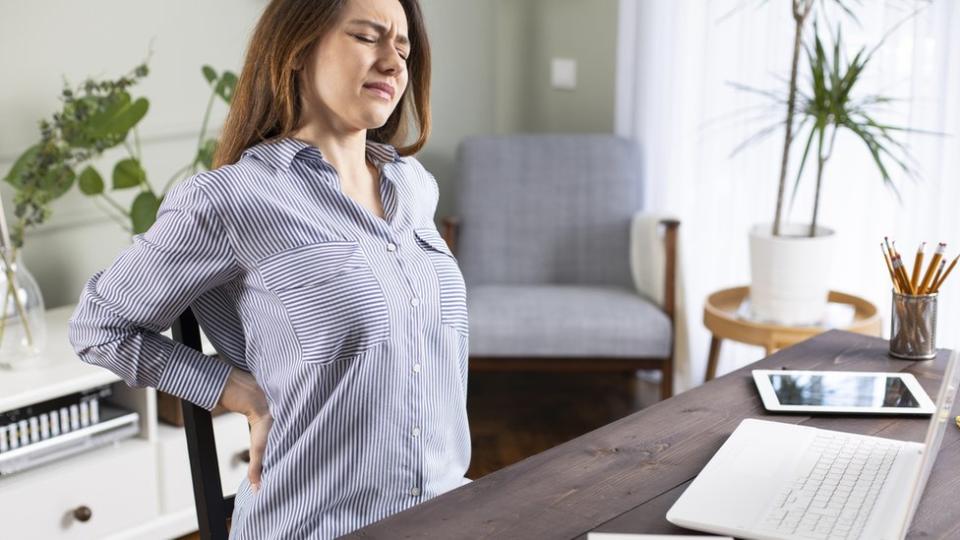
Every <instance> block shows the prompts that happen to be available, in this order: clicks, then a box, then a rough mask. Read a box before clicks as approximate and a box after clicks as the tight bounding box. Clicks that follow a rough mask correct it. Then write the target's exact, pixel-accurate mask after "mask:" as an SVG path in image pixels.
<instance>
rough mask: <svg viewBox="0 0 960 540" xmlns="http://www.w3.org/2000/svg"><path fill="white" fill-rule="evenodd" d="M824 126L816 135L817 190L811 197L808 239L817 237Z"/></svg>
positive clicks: (823, 156)
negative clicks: (811, 215) (811, 209)
mask: <svg viewBox="0 0 960 540" xmlns="http://www.w3.org/2000/svg"><path fill="white" fill-rule="evenodd" d="M826 129H827V128H826V126H820V127H819V129H818V131H819V133H818V134H817V188H816V191H814V196H813V219H812V220H810V238H813V237H814V236H816V235H817V215H818V214H819V212H820V185H821V183H820V182H821V180H823V168H824V167H825V166H826V165H827V156H826V155H824V153H823V137H824V132H825V131H826Z"/></svg>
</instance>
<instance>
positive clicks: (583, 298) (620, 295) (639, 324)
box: [467, 285, 671, 358]
mask: <svg viewBox="0 0 960 540" xmlns="http://www.w3.org/2000/svg"><path fill="white" fill-rule="evenodd" d="M467 306H468V310H469V320H470V354H471V356H571V357H584V356H586V357H591V356H593V357H626V358H639V357H647V358H664V357H667V356H669V355H670V344H671V326H670V320H669V319H668V318H667V316H666V315H665V314H664V313H663V311H661V310H660V308H658V307H657V306H656V305H654V304H653V303H651V302H650V301H649V300H647V299H646V298H644V297H643V296H640V295H639V294H637V293H636V292H635V290H634V289H631V288H626V287H609V286H583V285H477V286H474V287H471V288H469V289H468V291H467Z"/></svg>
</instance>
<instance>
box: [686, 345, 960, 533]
mask: <svg viewBox="0 0 960 540" xmlns="http://www.w3.org/2000/svg"><path fill="white" fill-rule="evenodd" d="M958 363H960V353H958V352H957V351H953V352H952V353H951V355H950V361H949V363H948V364H947V369H946V371H945V373H944V377H943V382H942V384H941V385H940V392H939V396H938V397H937V402H936V411H935V412H934V413H933V414H932V415H931V418H930V424H929V427H928V429H927V435H926V438H925V440H924V442H923V444H920V443H915V442H905V441H898V440H894V439H886V438H882V437H871V436H866V435H857V434H851V433H844V432H840V431H830V430H824V429H817V428H813V427H808V426H798V425H793V424H785V423H781V422H769V421H765V420H757V419H746V420H744V421H743V422H741V423H740V425H739V426H738V427H737V429H736V430H734V432H733V433H732V434H731V435H730V437H729V438H728V439H727V441H726V442H725V443H724V444H723V446H721V447H720V449H719V450H717V453H716V454H714V456H713V458H712V459H711V460H710V462H709V463H707V465H706V466H705V467H704V468H703V470H702V471H701V472H700V474H699V475H698V476H697V477H696V479H694V481H693V482H692V483H691V484H690V486H689V487H688V488H687V489H686V491H685V492H684V493H683V495H681V496H680V499H678V500H677V502H676V503H674V505H673V506H672V507H671V508H670V510H669V511H668V512H667V521H669V522H671V523H673V524H675V525H679V526H681V527H686V528H689V529H694V530H698V531H705V532H712V533H720V534H727V535H730V536H737V537H742V538H757V539H793V538H803V539H809V538H815V539H816V538H822V539H834V538H843V539H864V540H867V539H869V540H877V539H902V538H904V537H905V536H906V534H907V530H908V529H909V527H910V523H911V521H912V520H913V515H914V512H915V511H916V509H917V506H918V505H919V503H920V497H921V495H922V494H923V490H924V487H925V486H926V484H927V479H928V478H929V476H930V471H931V469H933V462H934V460H935V459H936V457H937V451H938V450H939V449H940V443H941V441H942V440H943V434H944V431H945V429H946V425H947V420H948V418H949V417H950V411H951V409H952V407H953V401H954V397H955V395H956V393H957V385H958V381H960V366H958V365H957V364H958Z"/></svg>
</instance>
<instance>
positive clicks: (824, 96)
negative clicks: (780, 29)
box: [733, 0, 932, 237]
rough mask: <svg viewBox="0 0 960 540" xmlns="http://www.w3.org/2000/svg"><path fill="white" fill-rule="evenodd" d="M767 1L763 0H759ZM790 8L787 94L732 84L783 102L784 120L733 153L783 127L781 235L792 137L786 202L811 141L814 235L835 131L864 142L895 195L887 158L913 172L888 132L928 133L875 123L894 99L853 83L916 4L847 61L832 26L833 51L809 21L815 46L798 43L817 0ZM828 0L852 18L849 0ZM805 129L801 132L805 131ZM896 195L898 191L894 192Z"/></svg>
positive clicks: (796, 1) (799, 0)
mask: <svg viewBox="0 0 960 540" xmlns="http://www.w3.org/2000/svg"><path fill="white" fill-rule="evenodd" d="M764 2H766V0H764ZM791 3H792V8H793V18H794V22H795V35H794V49H793V57H792V63H791V74H790V81H789V86H788V91H787V95H786V97H785V98H784V97H782V96H780V95H779V94H777V93H776V92H771V91H766V90H760V89H757V88H753V87H749V86H746V85H741V84H734V86H735V87H737V88H740V89H742V90H747V91H750V92H754V93H758V94H761V95H763V96H766V97H768V98H772V99H773V100H774V101H775V102H776V103H777V104H778V105H779V106H785V107H786V110H787V115H786V119H785V120H782V121H778V122H776V123H774V124H772V125H769V126H766V127H764V128H763V129H761V130H760V131H759V132H757V133H756V134H755V135H753V136H751V137H750V138H748V139H747V140H746V141H744V142H743V143H742V144H740V145H739V146H738V147H737V148H736V149H735V150H734V152H733V153H734V154H736V153H737V152H739V151H740V150H742V149H743V148H745V147H746V146H748V145H750V144H751V143H754V142H757V141H758V140H760V139H762V138H764V137H766V136H768V135H770V134H771V133H773V132H775V131H776V130H778V129H779V128H780V127H781V126H783V127H784V131H785V138H784V147H783V154H782V159H781V163H780V178H779V183H778V190H777V208H776V213H775V215H774V222H773V231H772V232H773V234H774V235H775V236H779V235H780V229H781V216H782V214H783V203H784V192H785V190H786V180H787V174H788V163H789V155H790V150H791V147H792V146H793V143H794V142H795V140H796V137H797V135H805V136H804V138H803V139H802V140H805V142H804V145H803V148H804V150H803V154H802V157H801V159H800V164H799V166H798V169H797V176H796V179H795V181H794V185H793V193H792V195H791V205H792V202H793V200H794V199H795V198H796V193H797V189H798V187H799V184H800V179H801V176H802V174H803V171H804V169H805V167H806V164H807V160H808V159H810V158H811V155H810V151H811V149H812V148H813V143H814V141H816V143H817V145H816V156H813V158H814V159H816V163H817V176H816V188H815V194H814V205H813V216H812V219H811V222H810V228H809V236H811V237H812V236H814V235H815V234H816V230H817V220H818V217H819V208H820V195H821V192H822V181H823V171H824V168H825V166H826V163H827V161H828V160H829V159H830V156H831V155H832V151H833V146H834V141H835V140H836V135H837V133H838V132H839V131H843V130H849V131H850V132H851V133H853V134H854V135H855V136H856V137H857V138H859V139H860V140H861V141H863V142H864V144H865V145H866V146H867V148H868V150H869V152H870V154H871V157H872V158H873V161H874V163H875V164H876V166H877V169H878V171H879V172H880V175H881V177H882V179H883V181H884V183H885V184H886V185H887V186H888V187H891V188H892V189H893V190H894V192H895V193H896V186H895V185H894V183H893V181H892V178H891V175H890V169H891V165H890V163H889V162H890V161H892V163H893V164H894V165H896V166H897V167H899V168H900V169H901V170H902V171H903V172H905V173H906V174H907V175H908V176H911V177H913V176H915V175H916V173H915V171H914V169H913V168H912V167H910V165H909V162H910V161H911V160H912V158H911V157H910V155H909V153H908V152H907V148H906V147H905V145H904V144H903V143H902V142H900V141H898V140H897V139H896V138H895V137H894V136H893V135H894V133H896V132H907V131H910V132H917V133H932V132H929V131H922V130H916V129H909V128H906V127H898V126H892V125H888V124H884V123H881V122H878V121H877V120H876V118H877V113H879V112H880V109H881V108H882V106H884V105H886V104H889V103H891V102H892V101H894V100H893V99H892V98H889V97H884V96H881V95H868V96H865V97H862V98H857V97H855V94H854V92H853V90H854V87H855V86H856V85H857V83H858V82H859V81H860V80H862V75H863V72H864V70H865V69H866V68H867V65H868V64H869V62H870V60H871V59H872V58H873V55H874V53H876V52H877V50H878V49H880V47H881V46H882V45H883V44H884V42H885V41H886V39H887V37H888V36H889V35H890V34H892V33H893V32H894V31H895V30H896V29H897V28H898V27H899V26H900V25H901V24H903V23H904V22H906V21H907V20H909V19H910V18H912V17H914V16H915V15H916V14H917V13H918V12H919V11H920V9H922V6H921V7H920V8H917V9H915V10H913V12H912V13H910V14H909V15H908V16H907V17H905V18H903V19H902V20H901V21H900V22H899V23H897V24H896V25H895V26H894V27H893V28H892V29H891V30H890V31H888V32H887V33H886V34H885V36H884V37H883V38H882V39H881V40H880V42H879V43H878V44H877V45H876V46H875V47H873V48H872V49H869V50H868V49H867V48H866V47H862V48H861V49H860V50H859V51H858V52H857V53H856V54H855V55H854V56H853V58H850V59H848V58H847V57H846V56H845V54H844V48H843V42H842V37H841V34H840V27H839V25H838V26H837V33H836V35H835V36H833V47H832V54H828V53H827V50H826V48H825V47H824V45H823V41H822V40H821V38H820V34H819V31H818V29H817V24H816V22H814V25H813V34H814V35H813V38H814V44H813V47H812V48H811V47H810V46H808V45H806V44H804V42H803V39H802V37H803V28H804V25H805V24H806V21H807V20H808V19H810V18H813V17H814V15H813V8H814V6H815V4H817V2H815V0H791ZM828 3H833V4H835V5H836V6H838V7H839V9H840V10H841V11H842V12H844V13H845V14H846V15H847V16H849V17H850V18H851V19H853V20H854V21H856V20H857V19H856V15H855V14H854V13H853V11H852V10H851V8H850V6H849V5H848V4H849V1H845V0H820V2H819V4H820V6H821V10H822V9H824V8H825V6H826V4H828ZM801 51H802V52H804V53H805V57H806V60H807V62H808V67H809V69H810V72H809V74H810V81H809V83H810V87H809V89H808V90H806V91H805V90H802V89H800V88H799V84H798V71H799V60H800V53H801ZM804 130H808V131H806V133H805V134H804ZM898 196H899V194H898Z"/></svg>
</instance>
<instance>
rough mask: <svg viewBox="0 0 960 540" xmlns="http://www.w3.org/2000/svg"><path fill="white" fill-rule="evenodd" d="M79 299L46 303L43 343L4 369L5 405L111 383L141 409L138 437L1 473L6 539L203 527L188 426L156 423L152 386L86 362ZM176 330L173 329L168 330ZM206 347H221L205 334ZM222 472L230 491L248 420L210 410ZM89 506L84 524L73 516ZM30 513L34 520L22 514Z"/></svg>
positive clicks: (0, 377) (157, 535) (169, 533)
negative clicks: (37, 357) (74, 341)
mask: <svg viewBox="0 0 960 540" xmlns="http://www.w3.org/2000/svg"><path fill="white" fill-rule="evenodd" d="M74 308H75V306H73V305H70V306H63V307H59V308H55V309H51V310H48V311H47V313H46V315H47V347H46V350H45V351H44V354H43V357H42V361H41V362H38V363H37V364H36V365H34V366H31V367H23V368H18V369H13V370H0V412H2V411H7V410H11V409H16V408H20V407H23V406H26V405H30V404H32V403H37V402H41V401H46V400H49V399H54V398H56V397H60V396H63V395H68V394H72V393H75V392H80V391H84V390H89V389H92V388H96V387H98V386H102V385H104V384H111V385H112V389H113V397H112V398H110V399H111V400H112V401H114V402H117V403H119V404H122V405H123V406H125V407H127V408H130V409H132V410H135V411H137V412H138V413H140V423H141V426H140V433H139V434H138V436H137V437H136V438H131V439H125V440H122V441H118V442H116V443H114V444H112V445H110V446H107V447H102V448H96V449H92V450H89V451H86V452H83V453H80V454H77V455H74V456H70V457H68V458H64V459H61V460H57V461H54V462H50V463H48V464H45V465H42V466H39V467H36V468H34V469H30V470H26V471H22V472H19V473H16V474H12V475H9V476H4V477H0V508H3V509H4V514H5V515H16V516H18V517H21V516H22V517H24V518H25V519H16V520H7V522H6V523H5V524H4V527H3V533H0V537H3V538H7V537H8V535H9V537H10V538H24V539H26V538H43V539H44V540H46V539H50V540H56V539H71V540H73V539H87V538H89V539H102V538H110V539H114V540H121V539H131V540H132V539H137V540H140V539H157V540H163V539H169V538H171V537H175V536H180V535H183V534H187V533H189V532H191V531H194V530H196V528H197V519H196V514H195V510H194V506H193V504H194V503H193V487H192V482H191V478H190V465H189V459H188V457H187V448H186V436H185V435H184V432H183V428H178V427H175V426H170V425H166V424H159V423H158V422H157V414H156V411H157V403H156V400H157V397H156V391H155V390H154V389H153V388H130V387H128V386H127V385H126V383H124V382H123V381H122V380H121V379H120V378H119V377H117V376H116V375H114V374H113V373H111V372H109V371H107V370H106V369H103V368H100V367H97V366H92V365H89V364H86V363H84V362H83V361H82V360H80V359H79V358H78V357H77V355H76V353H75V352H74V351H73V348H72V346H71V345H70V342H69V340H68V338H67V324H68V321H69V318H70V316H71V314H72V313H73V311H74ZM164 335H166V336H168V337H170V331H169V330H167V331H166V332H164ZM201 340H202V344H203V349H204V352H205V353H206V354H216V351H215V350H214V349H213V347H212V346H211V345H210V342H209V341H208V340H207V339H206V336H204V335H203V334H202V333H201ZM213 423H214V435H215V437H216V444H217V454H218V459H219V464H220V475H221V479H222V482H223V486H224V491H225V493H226V494H231V493H232V492H233V491H234V490H236V488H237V485H238V484H239V483H240V481H241V480H242V478H243V476H244V475H245V474H246V463H243V462H241V461H240V460H239V459H237V457H236V456H237V455H238V454H239V452H241V451H242V450H244V449H246V448H247V447H248V446H249V440H250V439H249V431H248V428H247V424H246V419H245V418H244V417H243V416H241V415H237V414H232V413H230V414H224V415H219V416H216V417H214V419H213ZM78 505H87V506H89V507H90V508H91V510H92V516H93V517H92V518H91V519H90V520H89V521H88V522H79V521H77V520H75V519H74V518H73V517H72V515H73V514H72V512H73V509H74V508H76V507H77V506H78ZM26 518H29V519H26Z"/></svg>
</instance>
